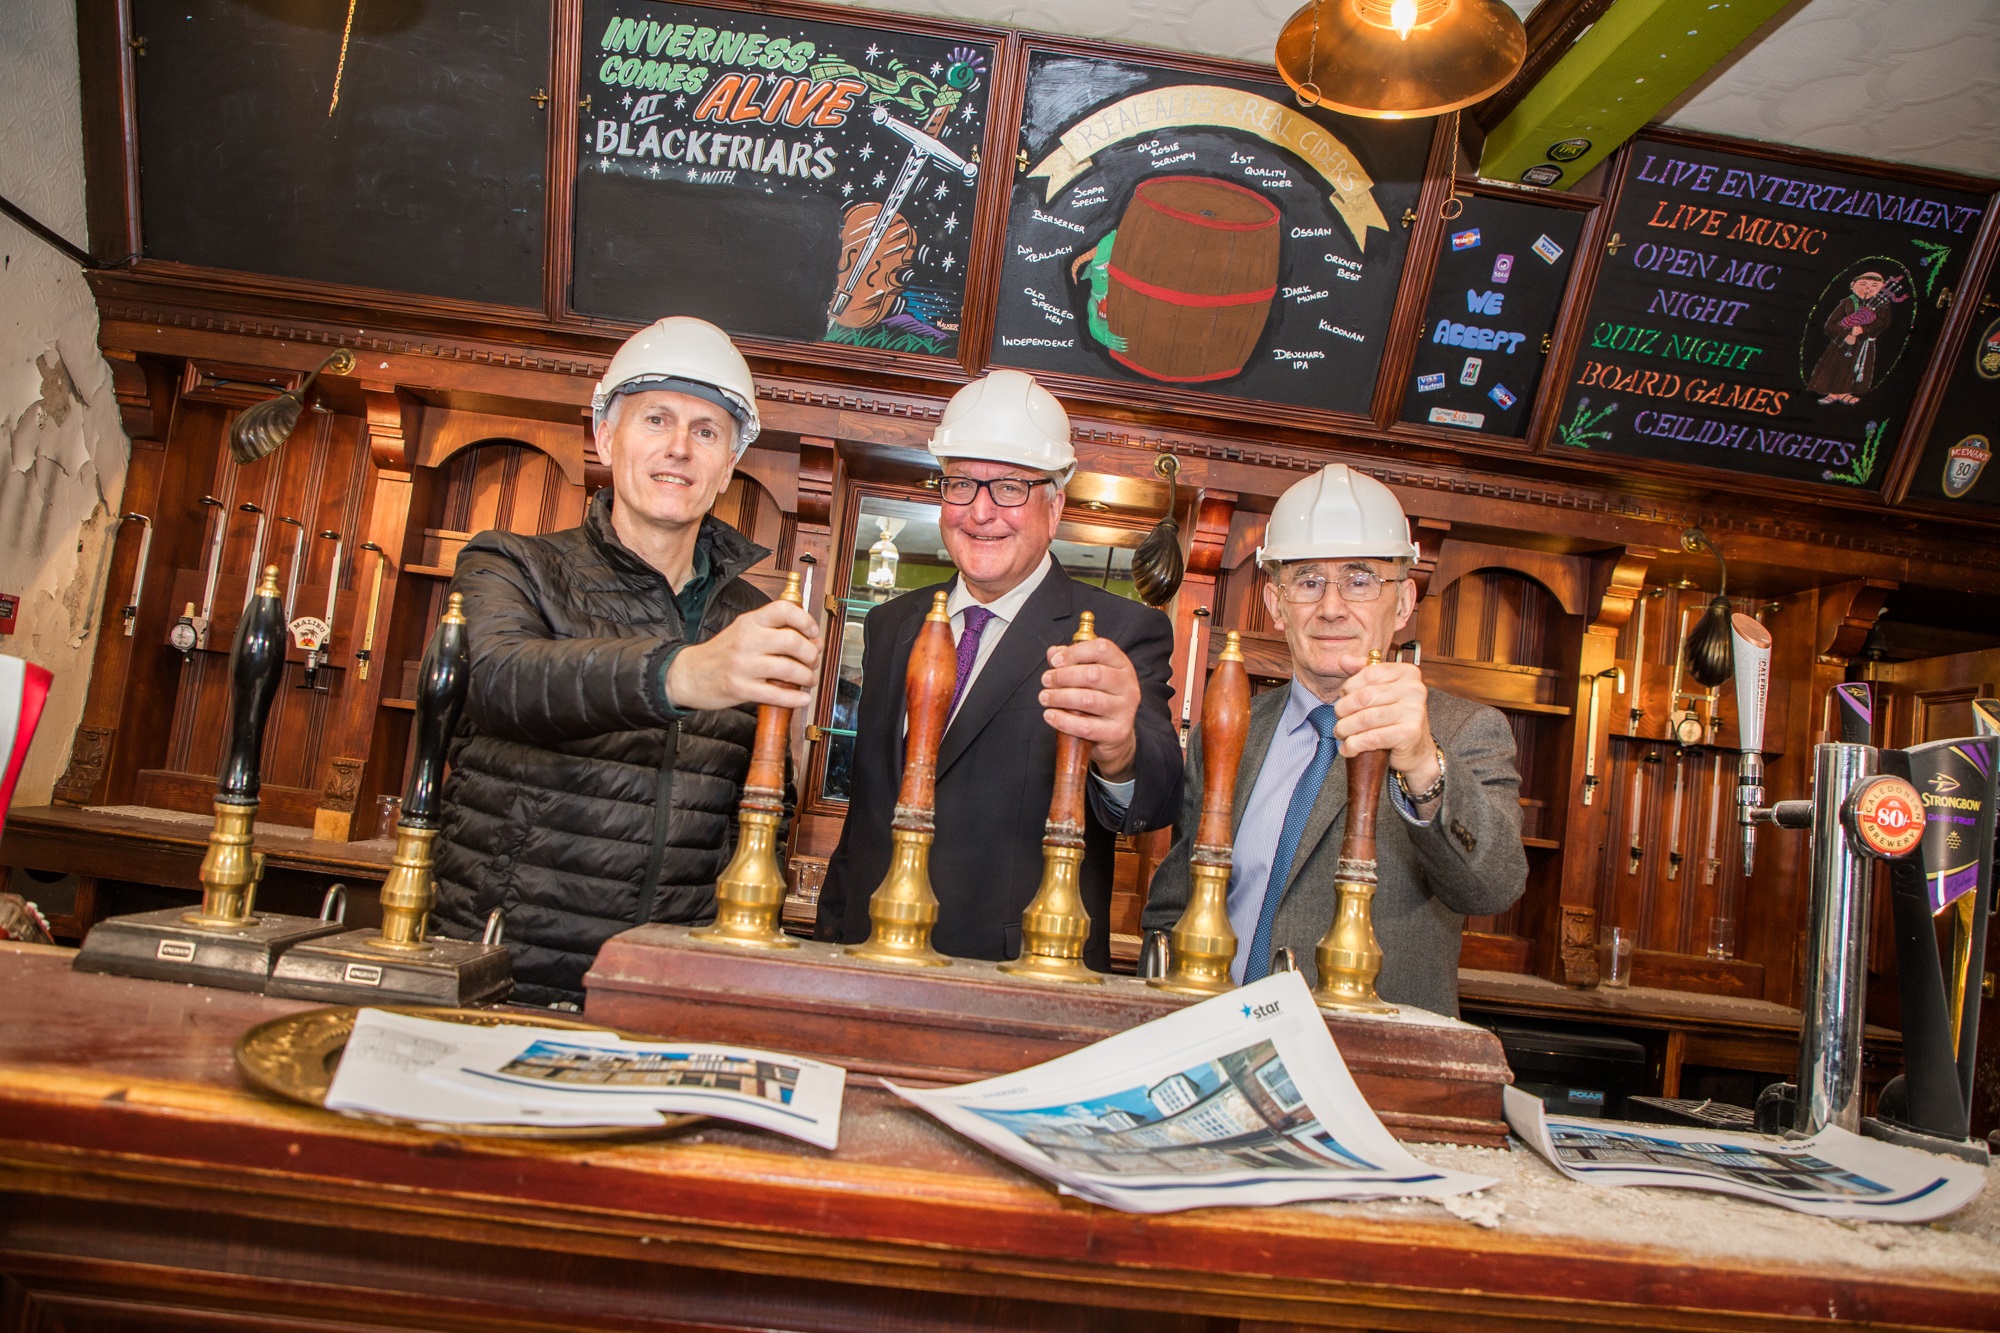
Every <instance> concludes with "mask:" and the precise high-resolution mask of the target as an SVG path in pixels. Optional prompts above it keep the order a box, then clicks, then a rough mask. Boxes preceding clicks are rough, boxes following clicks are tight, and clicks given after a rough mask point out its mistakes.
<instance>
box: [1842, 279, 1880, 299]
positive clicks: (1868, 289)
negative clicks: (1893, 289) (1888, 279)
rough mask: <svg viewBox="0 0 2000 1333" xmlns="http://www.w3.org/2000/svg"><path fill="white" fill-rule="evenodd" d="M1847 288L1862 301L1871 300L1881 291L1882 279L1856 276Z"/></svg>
mask: <svg viewBox="0 0 2000 1333" xmlns="http://www.w3.org/2000/svg"><path fill="white" fill-rule="evenodd" d="M1848 290H1849V291H1851V292H1853V293H1854V294H1855V295H1856V296H1858V297H1860V298H1861V299H1862V300H1864V301H1872V300H1874V299H1875V298H1876V297H1877V296H1879V295H1880V294H1881V292H1882V280H1881V279H1880V278H1856V279H1855V280H1854V281H1853V282H1852V283H1850V284H1849V286H1848Z"/></svg>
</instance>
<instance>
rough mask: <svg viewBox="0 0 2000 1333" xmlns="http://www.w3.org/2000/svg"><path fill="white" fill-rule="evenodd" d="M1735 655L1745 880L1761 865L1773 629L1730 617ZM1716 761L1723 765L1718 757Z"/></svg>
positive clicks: (1738, 798) (1739, 805) (1746, 618)
mask: <svg viewBox="0 0 2000 1333" xmlns="http://www.w3.org/2000/svg"><path fill="white" fill-rule="evenodd" d="M1729 629H1730V639H1731V641H1732V643H1733V645H1734V648H1735V653H1736V673H1735V674H1736V744H1737V748H1738V750H1739V752H1740V757H1739V758H1738V760H1737V769H1736V822H1737V823H1738V824H1739V825H1741V826H1742V829H1743V878H1744V879H1745V880H1748V879H1749V878H1750V875H1751V872H1752V871H1754V870H1755V869H1756V866H1757V822H1756V819H1755V812H1756V810H1757V809H1758V808H1759V807H1760V806H1762V805H1763V804H1764V713H1765V709H1766V707H1767V706H1768V705H1769V703H1770V698H1771V631H1769V630H1767V629H1765V628H1764V626H1763V625H1761V624H1759V623H1758V622H1757V621H1756V620H1754V619H1752V618H1751V617H1749V616H1746V615H1744V614H1743V613H1742V612H1741V611H1738V612H1737V613H1736V614H1735V615H1733V616H1731V617H1730V618H1729ZM1716 762H1717V763H1720V762H1721V758H1720V756H1718V757H1717V760H1716Z"/></svg>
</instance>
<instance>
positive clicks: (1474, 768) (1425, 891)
mask: <svg viewBox="0 0 2000 1333" xmlns="http://www.w3.org/2000/svg"><path fill="white" fill-rule="evenodd" d="M1289 694H1290V691H1289V690H1268V691H1266V692H1265V693H1263V694H1260V695H1258V696H1257V697H1256V699H1254V700H1252V701H1251V704H1250V735H1249V738H1248V739H1247V740H1246V741H1245V743H1244V746H1243V765H1242V767H1241V768H1239V769H1238V770H1237V772H1236V793H1235V801H1234V809H1233V812H1232V818H1231V821H1230V831H1231V833H1232V834H1233V833H1234V832H1235V831H1236V830H1237V829H1239V828H1241V827H1242V824H1243V812H1244V807H1245V806H1247V805H1248V804H1249V802H1250V794H1251V793H1252V792H1253V791H1255V790H1256V788H1257V775H1258V774H1259V773H1260V772H1262V771H1263V768H1264V756H1265V755H1266V754H1268V753H1269V752H1270V749H1271V738H1272V737H1273V736H1275V735H1276V734H1277V731H1278V719H1279V718H1280V717H1282V716H1283V715H1284V711H1285V700H1286V698H1287V697H1289ZM1430 715H1431V735H1432V737H1433V738H1434V739H1435V740H1436V741H1437V743H1438V745H1439V746H1441V747H1442V748H1443V750H1444V757H1445V784H1444V799H1443V800H1442V801H1441V802H1440V803H1439V805H1438V809H1437V812H1436V813H1435V814H1434V815H1432V816H1431V822H1430V823H1429V825H1428V826H1426V827H1424V828H1417V827H1415V826H1414V825H1412V824H1411V823H1410V822H1409V821H1408V820H1406V819H1404V818H1403V816H1402V815H1401V814H1400V813H1399V812H1398V811H1397V809H1396V807H1395V805H1394V804H1393V803H1392V802H1391V801H1390V799H1389V782H1394V781H1395V777H1394V775H1391V776H1390V778H1389V782H1385V783H1383V784H1382V799H1381V803H1380V805H1379V808H1378V809H1377V810H1376V812H1375V844H1376V846H1375V869H1376V875H1377V879H1378V883H1377V885H1376V889H1375V904H1374V907H1375V911H1374V918H1375V938H1376V940H1377V942H1379V943H1380V944H1381V946H1382V973H1381V975H1380V976H1378V977H1377V978H1376V979H1375V991H1376V993H1377V994H1378V995H1380V996H1381V997H1382V998H1383V999H1385V1000H1388V1001H1389V1002H1390V1003H1392V1004H1405V1005H1414V1006H1416V1007H1417V1008H1419V1009H1429V1010H1431V1011H1432V1012H1433V1013H1439V1014H1446V1015H1451V1016H1456V1015H1457V1013H1458V949H1459V939H1460V932H1461V931H1462V930H1464V928H1465V918H1466V917H1468V916H1486V915H1489V914H1491V913H1494V912H1504V911H1506V910H1507V909H1508V908H1509V907H1511V906H1513V905H1514V901H1515V899H1517V898H1519V897H1520V896H1521V892H1522V890H1523V889H1525V888H1526V887H1527V885H1528V857H1527V853H1526V852H1525V851H1523V850H1522V847H1521V802H1520V794H1521V776H1520V774H1519V773H1518V772H1517V771H1516V770H1515V767H1514V732H1513V728H1511V727H1509V726H1508V725H1507V719H1506V717H1505V716H1504V715H1503V714H1501V713H1500V712H1499V711H1498V710H1496V709H1492V708H1488V707H1487V706H1486V705H1485V704H1477V703H1473V702H1472V701H1471V700H1469V699H1461V698H1459V697H1458V696H1456V695H1452V694H1446V693H1444V692H1443V691H1441V690H1432V691H1431V692H1430ZM1188 772H1189V774H1191V775H1192V776H1190V777H1189V778H1188V783H1187V795H1186V800H1185V807H1184V809H1183V812H1182V815H1181V822H1180V828H1179V836H1178V838H1177V840H1176V841H1175V843H1174V846H1173V850H1171V851H1170V852H1168V853H1167V857H1166V859H1165V860H1164V861H1162V862H1161V863H1160V868H1159V870H1157V871H1156V872H1155V873H1154V875H1153V886H1152V891H1151V893H1150V895H1149V896H1148V898H1147V900H1146V913H1145V926H1146V929H1148V930H1171V929H1172V928H1173V925H1174V923H1175V922H1176V921H1178V920H1180V915H1181V911H1182V909H1184V908H1185V907H1186V906H1187V900H1188V853H1189V850H1190V846H1191V842H1192V839H1193V837H1194V829H1195V824H1196V822H1197V821H1198V820H1199V819H1200V816H1201V731H1200V730H1199V729H1196V731H1195V734H1194V738H1193V740H1192V741H1191V742H1190V744H1189V746H1188ZM1290 796H1291V794H1290V793H1289V792H1284V793H1280V794H1279V796H1278V799H1279V800H1289V799H1290ZM1346 833H1347V765H1346V764H1344V763H1340V762H1336V763H1335V764H1334V765H1333V768H1332V769H1331V771H1329V772H1328V773H1327V776H1326V784H1325V785H1324V786H1322V787H1321V788H1320V793H1319V798H1318V799H1317V800H1316V801H1314V802H1313V809H1312V814H1311V815H1310V816H1309V817H1308V818H1307V820H1306V829H1305V836H1304V837H1302V838H1301V839H1300V840H1299V853H1298V856H1297V858H1296V859H1294V860H1293V862H1292V869H1291V878H1290V879H1289V880H1288V881H1286V885H1285V896H1284V897H1283V898H1282V899H1280V900H1279V902H1278V915H1277V917H1276V918H1275V919H1274V920H1273V921H1272V929H1271V947H1272V949H1273V950H1274V951H1275V950H1276V949H1278V948H1279V947H1281V946H1285V947H1289V948H1290V949H1291V950H1292V952H1293V953H1294V954H1295V955H1296V956H1297V958H1298V962H1299V968H1300V970H1301V971H1303V972H1304V973H1305V976H1306V980H1307V981H1308V982H1311V983H1313V984H1315V985H1317V984H1318V981H1319V969H1318V967H1317V965H1316V964H1315V963H1314V961H1313V946H1314V945H1316V944H1318V943H1319V940H1320V936H1322V935H1324V934H1326V928H1327V927H1328V926H1329V925H1331V924H1332V923H1333V913H1334V909H1335V907H1337V906H1338V905H1339V894H1338V893H1336V892H1335V890H1334V883H1335V880H1336V874H1335V872H1336V871H1337V869H1338V868H1339V864H1340V843H1341V839H1342V838H1343V837H1345V836H1346Z"/></svg>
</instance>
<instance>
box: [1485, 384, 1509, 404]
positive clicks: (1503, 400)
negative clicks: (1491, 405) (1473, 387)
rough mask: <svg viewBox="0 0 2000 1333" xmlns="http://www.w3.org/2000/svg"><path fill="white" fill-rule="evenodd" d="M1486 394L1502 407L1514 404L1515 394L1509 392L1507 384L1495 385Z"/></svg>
mask: <svg viewBox="0 0 2000 1333" xmlns="http://www.w3.org/2000/svg"><path fill="white" fill-rule="evenodd" d="M1486 396H1487V397H1488V398H1491V399H1492V400H1493V401H1494V402H1496V403H1498V404H1500V406H1502V407H1512V406H1513V405H1514V395H1513V394H1511V393H1508V392H1507V386H1506V385H1504V384H1496V385H1494V386H1493V387H1492V388H1490V389H1488V390H1487V391H1486Z"/></svg>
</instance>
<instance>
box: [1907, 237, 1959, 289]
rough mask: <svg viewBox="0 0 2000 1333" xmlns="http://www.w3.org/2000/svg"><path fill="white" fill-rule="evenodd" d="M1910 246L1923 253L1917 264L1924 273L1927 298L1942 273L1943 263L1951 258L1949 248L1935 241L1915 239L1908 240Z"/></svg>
mask: <svg viewBox="0 0 2000 1333" xmlns="http://www.w3.org/2000/svg"><path fill="white" fill-rule="evenodd" d="M1910 244H1911V245H1914V246H1916V247H1917V249H1919V250H1921V251H1922V252H1923V256H1924V257H1923V258H1922V259H1919V260H1918V261H1917V264H1918V266H1919V267H1920V268H1922V269H1923V271H1924V295H1925V296H1929V295H1930V294H1931V290H1932V289H1933V288H1934V287H1936V286H1937V280H1938V275H1939V274H1941V273H1943V272H1944V264H1945V261H1946V260H1947V259H1950V258H1951V247H1950V246H1948V245H1939V244H1938V243H1937V242H1936V241H1920V240H1917V239H1916V238H1915V237H1911V238H1910Z"/></svg>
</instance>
